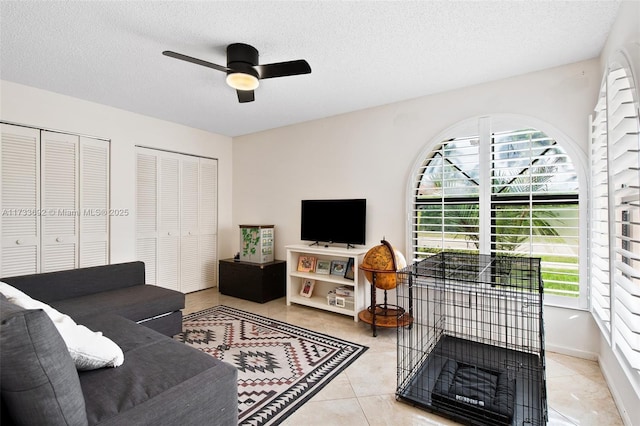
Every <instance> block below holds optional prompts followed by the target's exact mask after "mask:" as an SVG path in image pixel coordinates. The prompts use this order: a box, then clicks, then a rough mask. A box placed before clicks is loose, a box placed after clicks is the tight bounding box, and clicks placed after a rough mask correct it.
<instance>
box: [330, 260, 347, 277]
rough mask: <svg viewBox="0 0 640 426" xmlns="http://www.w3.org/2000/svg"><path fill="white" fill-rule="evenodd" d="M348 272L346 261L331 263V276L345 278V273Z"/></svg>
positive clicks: (333, 261)
mask: <svg viewBox="0 0 640 426" xmlns="http://www.w3.org/2000/svg"><path fill="white" fill-rule="evenodd" d="M346 270H347V262H345V261H344V260H332V261H331V275H340V276H341V277H344V273H345V271H346Z"/></svg>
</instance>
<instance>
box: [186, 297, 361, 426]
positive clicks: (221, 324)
mask: <svg viewBox="0 0 640 426" xmlns="http://www.w3.org/2000/svg"><path fill="white" fill-rule="evenodd" d="M182 329H183V332H182V333H180V334H178V335H177V336H175V337H174V338H175V339H176V340H179V341H181V342H184V343H186V344H188V345H190V346H193V347H194V348H197V349H200V350H201V351H204V352H206V353H208V354H211V355H212V356H214V357H216V358H218V359H220V360H223V361H226V362H228V363H230V364H233V365H235V366H236V367H237V368H238V411H239V424H242V425H277V424H279V423H280V422H282V421H283V420H284V419H286V418H287V417H288V416H289V415H291V413H293V412H294V411H295V410H297V409H298V408H299V407H300V406H301V405H302V404H304V403H305V402H306V401H307V400H309V398H311V397H312V396H313V395H315V394H316V393H317V392H318V391H320V389H322V388H323V387H324V386H325V385H326V384H327V383H329V382H330V381H331V380H332V379H333V378H335V377H336V376H337V375H338V374H340V372H341V371H343V370H344V369H345V368H347V367H348V366H349V365H350V364H351V363H352V362H353V361H355V360H356V359H357V358H358V357H359V356H360V355H362V354H363V353H364V351H366V350H367V349H368V348H367V347H366V346H361V345H357V344H355V343H350V342H347V341H344V340H341V339H336V338H334V337H331V336H327V335H326V334H321V333H317V332H315V331H311V330H307V329H304V328H300V327H296V326H294V325H291V324H287V323H284V322H281V321H277V320H273V319H270V318H266V317H263V316H260V315H255V314H252V313H250V312H245V311H242V310H239V309H235V308H230V307H228V306H215V307H213V308H210V309H206V310H204V311H200V312H196V313H193V314H189V315H186V316H185V317H184V321H183V325H182Z"/></svg>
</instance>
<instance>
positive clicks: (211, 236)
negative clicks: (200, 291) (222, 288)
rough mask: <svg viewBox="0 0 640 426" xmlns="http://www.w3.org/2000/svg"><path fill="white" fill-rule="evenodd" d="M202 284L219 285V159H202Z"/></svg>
mask: <svg viewBox="0 0 640 426" xmlns="http://www.w3.org/2000/svg"><path fill="white" fill-rule="evenodd" d="M198 192H199V194H200V206H199V207H200V209H199V210H200V231H199V235H200V236H199V246H200V247H199V255H200V262H199V263H200V285H201V288H208V287H215V286H217V285H218V239H217V237H218V236H217V233H218V160H212V159H208V158H201V159H200V185H199V191H198Z"/></svg>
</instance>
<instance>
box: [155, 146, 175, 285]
mask: <svg viewBox="0 0 640 426" xmlns="http://www.w3.org/2000/svg"><path fill="white" fill-rule="evenodd" d="M159 161H160V172H159V175H158V177H159V184H160V193H159V200H158V201H159V202H158V278H157V282H156V285H159V286H161V287H165V288H169V289H172V290H180V281H179V280H180V160H179V157H178V156H177V155H176V154H169V153H162V154H161V155H160V156H159Z"/></svg>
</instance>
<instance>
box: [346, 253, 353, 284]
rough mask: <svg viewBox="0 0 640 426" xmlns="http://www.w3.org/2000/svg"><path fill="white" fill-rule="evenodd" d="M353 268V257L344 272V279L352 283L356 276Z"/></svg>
mask: <svg viewBox="0 0 640 426" xmlns="http://www.w3.org/2000/svg"><path fill="white" fill-rule="evenodd" d="M353 266H354V261H353V257H350V258H349V261H348V262H347V269H346V270H345V271H344V277H345V278H346V279H348V280H352V281H353V275H354V272H353Z"/></svg>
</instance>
